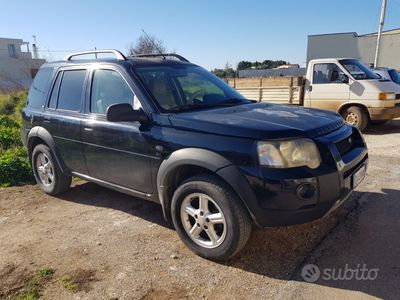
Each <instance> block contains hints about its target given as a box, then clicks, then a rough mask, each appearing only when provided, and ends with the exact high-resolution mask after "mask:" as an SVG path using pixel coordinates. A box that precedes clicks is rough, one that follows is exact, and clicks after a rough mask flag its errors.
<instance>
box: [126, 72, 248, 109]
mask: <svg viewBox="0 0 400 300" xmlns="http://www.w3.org/2000/svg"><path fill="white" fill-rule="evenodd" d="M134 71H135V73H136V74H137V75H138V77H139V79H140V80H141V82H142V83H143V85H144V86H145V88H146V89H147V91H148V92H149V93H150V94H151V96H152V97H153V98H154V100H155V101H156V102H157V104H158V105H159V107H160V108H161V110H163V111H168V112H177V111H186V110H195V109H202V108H209V107H217V106H230V105H239V104H245V103H250V102H252V101H250V100H247V99H245V98H244V97H243V96H242V95H240V94H239V93H238V92H236V91H235V90H234V89H233V88H231V87H230V86H229V85H228V84H226V83H225V82H223V81H222V80H221V79H219V78H217V77H216V76H214V75H213V74H211V73H210V72H208V71H206V70H204V69H203V68H201V67H198V66H194V65H164V66H149V67H138V68H135V69H134Z"/></svg>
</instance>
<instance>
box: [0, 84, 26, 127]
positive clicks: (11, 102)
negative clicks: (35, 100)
mask: <svg viewBox="0 0 400 300" xmlns="http://www.w3.org/2000/svg"><path fill="white" fill-rule="evenodd" d="M27 96H28V91H21V92H14V93H11V94H6V95H0V115H8V116H9V117H12V118H14V119H15V120H16V121H17V122H21V112H22V109H23V108H24V106H25V103H26V98H27Z"/></svg>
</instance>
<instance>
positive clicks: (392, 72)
mask: <svg viewBox="0 0 400 300" xmlns="http://www.w3.org/2000/svg"><path fill="white" fill-rule="evenodd" d="M388 73H389V76H390V79H392V81H393V82H396V83H399V84H400V75H399V73H397V72H396V70H394V69H391V70H389V71H388Z"/></svg>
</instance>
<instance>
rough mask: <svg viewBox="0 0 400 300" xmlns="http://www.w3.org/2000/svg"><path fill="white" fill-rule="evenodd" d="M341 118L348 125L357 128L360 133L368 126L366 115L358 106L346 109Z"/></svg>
mask: <svg viewBox="0 0 400 300" xmlns="http://www.w3.org/2000/svg"><path fill="white" fill-rule="evenodd" d="M342 117H343V119H344V120H345V121H346V122H347V123H348V124H350V125H353V126H355V127H357V128H358V129H359V130H360V131H363V130H364V129H365V127H367V125H368V114H367V113H366V112H365V110H364V109H362V108H360V107H358V106H350V107H349V108H346V109H345V110H344V111H343V113H342Z"/></svg>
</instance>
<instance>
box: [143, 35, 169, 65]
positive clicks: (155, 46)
mask: <svg viewBox="0 0 400 300" xmlns="http://www.w3.org/2000/svg"><path fill="white" fill-rule="evenodd" d="M142 31H143V33H144V34H145V36H146V37H147V39H148V40H149V41H150V43H152V44H153V46H154V48H156V49H157V51H158V54H162V51H161V49H160V48H159V47H158V46H157V45H156V43H154V41H153V40H152V39H151V38H150V37H149V35H148V34H147V33H146V31H144V29H142ZM164 59H165V58H164Z"/></svg>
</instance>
